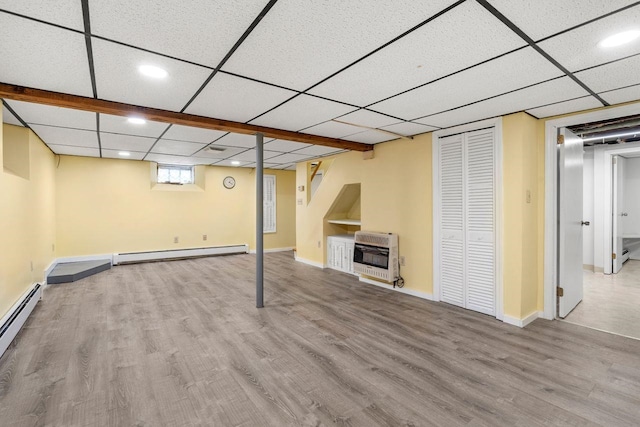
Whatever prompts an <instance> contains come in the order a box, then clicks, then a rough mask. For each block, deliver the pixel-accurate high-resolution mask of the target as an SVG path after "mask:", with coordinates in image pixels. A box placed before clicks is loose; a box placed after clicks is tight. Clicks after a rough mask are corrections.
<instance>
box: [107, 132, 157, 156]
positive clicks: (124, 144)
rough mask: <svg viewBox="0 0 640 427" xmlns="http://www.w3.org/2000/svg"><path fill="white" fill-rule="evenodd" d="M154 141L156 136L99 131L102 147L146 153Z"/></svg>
mask: <svg viewBox="0 0 640 427" xmlns="http://www.w3.org/2000/svg"><path fill="white" fill-rule="evenodd" d="M155 142H156V138H148V137H144V136H132V135H120V134H117V133H106V132H100V143H101V145H102V148H106V149H110V150H125V151H140V152H145V153H146V152H147V151H149V149H150V148H151V146H152V145H153V144H154V143H155Z"/></svg>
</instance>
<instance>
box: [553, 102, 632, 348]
mask: <svg viewBox="0 0 640 427" xmlns="http://www.w3.org/2000/svg"><path fill="white" fill-rule="evenodd" d="M584 116H589V114H587V115H584ZM577 117H579V116H577ZM549 130H550V129H549V126H548V128H547V131H549ZM556 131H557V133H558V140H557V142H558V145H557V149H556V150H557V193H556V196H557V199H556V206H555V208H556V209H557V210H556V219H557V230H556V232H557V234H556V236H555V239H556V243H557V246H556V248H557V252H556V256H557V259H556V278H557V283H558V287H557V289H556V301H555V302H556V304H555V313H553V318H562V319H565V320H566V321H568V322H571V323H576V324H580V325H583V326H587V327H591V328H595V329H600V330H603V331H606V332H612V333H616V334H620V335H625V336H629V337H633V338H637V339H640V311H639V310H637V306H638V303H640V279H639V278H637V277H638V274H637V273H639V272H640V197H638V196H640V115H639V114H633V115H626V116H619V117H617V118H611V117H609V118H604V119H601V120H589V121H584V122H582V123H575V122H574V123H566V126H559V127H557V128H556ZM547 178H548V177H547ZM636 204H637V205H638V206H637V207H636ZM548 220H549V216H547V221H548ZM547 228H548V227H547ZM636 228H637V230H636ZM547 231H548V230H547ZM548 255H549V254H548V253H547V247H546V248H545V260H547V259H548ZM546 268H547V264H546V263H545V269H546ZM545 273H546V271H545ZM546 277H547V275H546V274H545V278H546ZM545 285H548V283H545ZM547 292H548V286H545V312H546V311H547V308H548V307H547V301H548V300H549V298H548V297H549V295H548V294H547ZM636 317H637V318H636Z"/></svg>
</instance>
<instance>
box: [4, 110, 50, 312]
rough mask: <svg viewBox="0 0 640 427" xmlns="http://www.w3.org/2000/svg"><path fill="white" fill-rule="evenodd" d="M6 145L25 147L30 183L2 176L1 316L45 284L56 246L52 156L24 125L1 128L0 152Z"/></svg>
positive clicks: (5, 175)
mask: <svg viewBox="0 0 640 427" xmlns="http://www.w3.org/2000/svg"><path fill="white" fill-rule="evenodd" d="M0 114H1V111H0ZM0 119H1V116H0ZM7 143H8V144H22V145H26V146H27V147H28V158H29V171H30V172H29V174H28V179H26V178H23V177H20V176H16V175H14V174H13V173H10V172H5V171H2V172H0V195H1V197H0V236H2V240H1V241H2V244H1V245H0V317H2V316H4V315H5V314H6V313H7V311H8V310H9V309H10V308H11V306H12V305H13V304H14V303H15V302H16V301H17V300H18V299H19V298H20V296H22V294H23V293H24V292H25V291H27V290H28V289H29V288H30V286H31V285H32V284H33V283H35V282H39V281H42V280H44V270H45V269H46V268H47V267H48V266H49V265H50V263H51V262H52V261H53V259H54V247H53V245H54V243H55V220H54V216H55V172H54V171H55V159H54V155H53V153H51V151H50V150H49V149H48V148H47V147H46V146H45V145H44V144H43V143H42V141H40V139H39V138H38V137H37V136H36V135H35V134H33V132H31V131H30V130H28V129H25V128H22V127H18V126H13V125H9V124H5V125H3V126H2V132H1V135H0V148H2V147H4V145H5V144H7ZM3 151H4V150H3V149H0V163H1V162H2V160H3V155H2V152H3ZM32 264H33V267H32Z"/></svg>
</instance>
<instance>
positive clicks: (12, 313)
mask: <svg viewBox="0 0 640 427" xmlns="http://www.w3.org/2000/svg"><path fill="white" fill-rule="evenodd" d="M41 295H42V286H41V285H40V284H39V283H36V284H35V285H33V287H32V288H31V289H30V290H29V291H28V292H26V293H25V294H24V295H23V296H22V298H20V299H19V300H18V302H17V303H15V304H14V306H13V307H11V309H10V310H9V312H8V313H7V314H6V315H5V316H4V317H3V318H2V321H1V322H0V356H2V355H3V354H4V352H5V351H6V350H7V348H9V345H10V344H11V341H13V339H14V338H15V337H16V335H18V332H20V329H21V328H22V325H24V323H25V322H26V321H27V318H28V317H29V315H30V314H31V312H32V311H33V309H34V307H35V306H36V304H37V303H38V301H39V300H40V297H41Z"/></svg>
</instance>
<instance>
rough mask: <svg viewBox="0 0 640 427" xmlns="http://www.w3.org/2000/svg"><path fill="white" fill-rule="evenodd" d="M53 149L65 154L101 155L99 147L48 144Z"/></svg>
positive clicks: (57, 152) (55, 151)
mask: <svg viewBox="0 0 640 427" xmlns="http://www.w3.org/2000/svg"><path fill="white" fill-rule="evenodd" d="M47 145H48V146H49V148H51V150H52V151H53V152H54V153H56V154H60V155H65V156H84V157H100V150H99V149H97V148H87V147H74V146H71V145H55V144H47Z"/></svg>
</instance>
